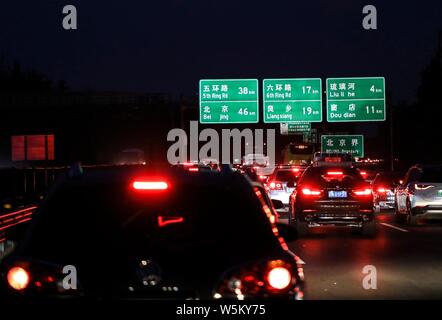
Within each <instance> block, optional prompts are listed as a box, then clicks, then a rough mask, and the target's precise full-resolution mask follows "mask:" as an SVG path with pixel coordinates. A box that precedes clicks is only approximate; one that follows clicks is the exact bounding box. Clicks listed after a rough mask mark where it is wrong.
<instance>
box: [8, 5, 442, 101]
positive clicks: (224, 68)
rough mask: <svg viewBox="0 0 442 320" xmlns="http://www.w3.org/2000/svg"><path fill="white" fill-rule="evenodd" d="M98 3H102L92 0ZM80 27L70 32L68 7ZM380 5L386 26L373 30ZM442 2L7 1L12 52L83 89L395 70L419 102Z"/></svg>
mask: <svg viewBox="0 0 442 320" xmlns="http://www.w3.org/2000/svg"><path fill="white" fill-rule="evenodd" d="M92 2H93V3H92ZM67 4H74V5H76V7H77V9H78V15H79V21H78V28H79V29H78V30H76V31H65V30H63V29H62V26H61V22H62V18H63V16H62V13H61V11H62V7H63V6H64V5H67ZM366 4H374V5H376V6H377V9H378V18H379V21H378V30H377V31H366V30H364V29H363V28H362V26H361V21H362V17H363V16H362V7H363V6H364V5H366ZM438 30H442V1H440V0H420V1H408V0H406V1H368V0H365V1H359V0H341V1H330V0H309V1H304V2H301V1H293V0H291V1H278V0H273V1H256V0H255V1H238V0H237V1H214V0H205V1H190V0H187V1H184V0H175V1H122V0H120V1H115V0H112V1H109V0H108V1H90V0H77V1H75V0H69V1H68V0H66V1H59V0H57V1H50V0H48V1H22V0H15V1H7V2H3V3H2V4H1V7H0V53H3V54H5V55H6V57H8V58H9V59H10V60H18V61H19V62H21V63H22V64H23V65H25V66H26V67H29V68H36V69H38V70H40V71H42V72H44V73H46V74H48V75H49V76H50V77H51V78H52V79H65V80H67V82H68V85H69V86H70V87H72V88H73V89H97V90H117V91H141V92H166V93H184V94H193V93H196V91H197V87H198V80H199V79H200V78H230V77H232V78H239V77H253V78H258V79H260V80H261V79H263V78H271V77H322V78H326V77H333V76H385V77H386V78H387V90H389V91H391V92H392V94H393V98H394V100H396V101H397V100H402V99H406V100H410V101H411V100H412V99H414V97H415V92H416V88H417V85H418V83H419V74H420V71H421V70H422V69H423V68H424V67H425V65H426V64H428V62H429V60H430V58H431V56H432V55H433V53H434V50H435V47H436V41H437V31H438Z"/></svg>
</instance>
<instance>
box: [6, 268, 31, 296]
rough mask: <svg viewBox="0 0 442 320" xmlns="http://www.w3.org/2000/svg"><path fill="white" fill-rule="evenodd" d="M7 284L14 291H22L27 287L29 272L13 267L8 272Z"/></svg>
mask: <svg viewBox="0 0 442 320" xmlns="http://www.w3.org/2000/svg"><path fill="white" fill-rule="evenodd" d="M7 280H8V284H9V285H10V286H11V288H13V289H15V290H18V291H19V290H24V289H26V287H27V286H28V285H29V280H30V276H29V272H28V271H26V270H25V269H24V268H22V267H13V268H11V269H10V270H9V271H8V275H7Z"/></svg>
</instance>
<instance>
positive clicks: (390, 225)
mask: <svg viewBox="0 0 442 320" xmlns="http://www.w3.org/2000/svg"><path fill="white" fill-rule="evenodd" d="M380 224H382V225H383V226H386V227H389V228H392V229H396V230H399V231H402V232H408V230H407V229H402V228H399V227H396V226H394V225H392V224H389V223H385V222H381V223H380Z"/></svg>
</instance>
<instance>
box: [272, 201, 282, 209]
mask: <svg viewBox="0 0 442 320" xmlns="http://www.w3.org/2000/svg"><path fill="white" fill-rule="evenodd" d="M272 204H273V208H275V210H279V209H284V204H283V203H282V201H281V200H276V199H272Z"/></svg>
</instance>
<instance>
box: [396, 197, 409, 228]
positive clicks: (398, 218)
mask: <svg viewBox="0 0 442 320" xmlns="http://www.w3.org/2000/svg"><path fill="white" fill-rule="evenodd" d="M406 218H407V216H406V215H405V214H403V213H400V212H399V208H398V206H397V201H396V203H395V204H394V221H395V222H397V223H400V224H405V223H406V222H407V221H406V220H407V219H406Z"/></svg>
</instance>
